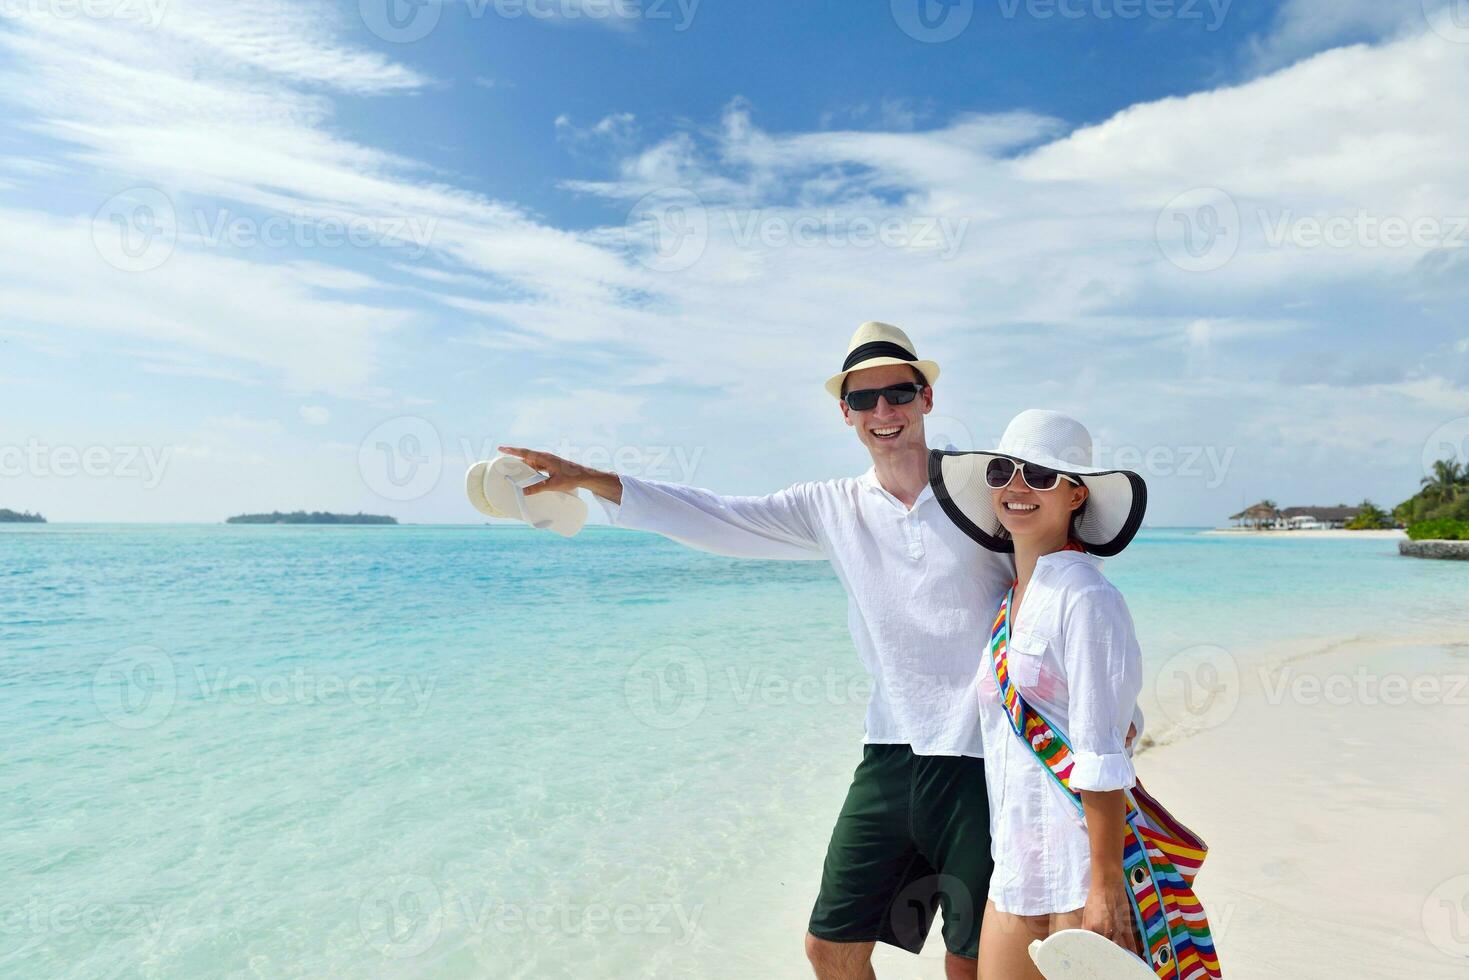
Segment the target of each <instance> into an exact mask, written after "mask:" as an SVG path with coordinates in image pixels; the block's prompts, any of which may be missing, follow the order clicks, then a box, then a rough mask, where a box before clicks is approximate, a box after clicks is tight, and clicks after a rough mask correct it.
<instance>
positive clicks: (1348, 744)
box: [874, 629, 1469, 980]
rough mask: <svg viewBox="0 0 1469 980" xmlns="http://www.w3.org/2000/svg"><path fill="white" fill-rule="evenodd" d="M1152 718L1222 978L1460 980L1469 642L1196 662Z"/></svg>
mask: <svg viewBox="0 0 1469 980" xmlns="http://www.w3.org/2000/svg"><path fill="white" fill-rule="evenodd" d="M1211 650H1212V651H1213V652H1212V653H1211V652H1210V651H1211ZM1207 687H1213V688H1215V689H1216V693H1215V695H1214V696H1213V697H1212V698H1210V697H1207V696H1205V695H1204V694H1203V690H1204V689H1205V688H1207ZM1185 698H1187V699H1189V702H1188V703H1189V704H1191V708H1190V707H1186V706H1185V700H1184V699H1185ZM1145 702H1146V703H1145V707H1146V708H1147V709H1148V712H1149V719H1150V721H1149V731H1150V732H1151V733H1152V737H1150V738H1149V739H1148V744H1147V745H1146V746H1145V747H1144V748H1143V749H1142V751H1141V752H1140V755H1139V760H1138V769H1139V772H1140V773H1141V774H1142V777H1143V779H1144V781H1145V783H1146V784H1147V786H1148V788H1149V790H1150V791H1151V792H1152V793H1153V794H1154V795H1155V796H1157V797H1159V798H1160V799H1162V800H1163V801H1165V802H1166V803H1167V804H1168V805H1169V806H1170V807H1172V808H1173V809H1174V811H1175V813H1176V815H1177V816H1179V818H1180V819H1182V820H1183V821H1184V822H1186V823H1188V824H1190V825H1191V826H1193V827H1194V829H1195V830H1197V831H1199V833H1201V834H1202V835H1203V836H1204V838H1205V839H1206V840H1207V841H1208V843H1209V845H1210V849H1211V850H1210V856H1209V859H1208V862H1207V863H1206V865H1205V867H1204V870H1203V873H1202V874H1201V875H1200V877H1199V880H1198V892H1199V895H1200V897H1201V898H1202V899H1203V901H1204V903H1205V906H1206V907H1207V909H1208V911H1209V915H1210V919H1211V921H1212V923H1213V926H1214V931H1215V938H1216V941H1217V944H1218V948H1219V953H1220V961H1221V964H1222V966H1223V968H1224V974H1225V976H1226V977H1229V978H1230V980H1276V978H1279V977H1283V976H1302V977H1350V978H1354V980H1355V978H1364V980H1365V978H1388V977H1392V978H1397V977H1413V978H1437V977H1442V978H1445V980H1448V978H1451V977H1452V978H1461V977H1464V976H1465V975H1466V969H1469V845H1466V844H1465V843H1464V838H1463V827H1464V823H1465V820H1466V814H1469V781H1466V780H1465V779H1464V773H1465V771H1466V770H1465V764H1466V762H1469V753H1466V746H1469V635H1463V634H1461V633H1460V634H1456V633H1455V631H1453V630H1448V629H1446V630H1444V631H1443V632H1442V633H1439V634H1434V633H1426V634H1419V635H1417V636H1415V637H1414V638H1412V639H1404V640H1391V639H1384V638H1375V639H1371V640H1352V641H1347V642H1344V643H1335V644H1322V645H1320V646H1318V647H1315V648H1308V647H1300V646H1296V647H1295V648H1293V649H1288V650H1287V649H1278V650H1275V651H1272V652H1270V653H1269V654H1266V655H1263V656H1261V657H1259V658H1258V659H1257V660H1253V661H1246V660H1245V659H1244V658H1241V657H1236V656H1235V655H1233V654H1227V653H1225V652H1224V651H1222V650H1219V649H1218V648H1200V652H1196V653H1194V654H1191V655H1189V656H1188V657H1186V658H1175V661H1173V662H1170V663H1169V664H1167V665H1165V666H1164V667H1163V668H1162V670H1161V671H1160V672H1159V675H1158V683H1157V685H1156V686H1155V688H1154V689H1153V690H1152V691H1150V692H1148V694H1147V695H1145ZM941 953H942V944H941V942H939V941H937V940H936V939H934V938H933V937H930V941H929V943H928V947H927V948H926V949H925V951H924V954H923V956H922V957H921V958H920V959H918V960H915V959H914V958H912V957H908V956H904V955H903V954H900V953H896V952H893V951H891V950H886V949H882V948H880V949H879V951H878V953H877V955H876V956H875V957H874V963H875V964H876V968H877V973H878V976H879V977H881V978H884V980H887V978H914V980H917V978H920V977H922V978H937V977H942V976H943V965H942V960H941Z"/></svg>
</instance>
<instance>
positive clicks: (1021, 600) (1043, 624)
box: [931, 411, 1217, 980]
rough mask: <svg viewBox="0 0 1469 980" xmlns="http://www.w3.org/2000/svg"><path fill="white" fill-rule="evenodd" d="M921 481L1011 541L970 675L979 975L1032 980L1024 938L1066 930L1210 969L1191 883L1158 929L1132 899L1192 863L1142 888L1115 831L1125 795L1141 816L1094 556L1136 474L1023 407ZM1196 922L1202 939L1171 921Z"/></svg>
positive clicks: (1115, 542) (1185, 877) (1123, 617)
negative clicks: (980, 917) (986, 824)
mask: <svg viewBox="0 0 1469 980" xmlns="http://www.w3.org/2000/svg"><path fill="white" fill-rule="evenodd" d="M931 480H932V482H933V486H934V493H935V495H936V496H937V497H938V499H939V501H940V503H941V504H942V505H943V507H944V510H945V512H946V513H947V514H948V515H949V516H950V518H951V519H953V520H954V522H955V523H956V524H958V525H959V526H960V527H961V528H963V529H964V530H965V531H966V532H967V533H969V534H970V535H971V536H972V537H974V538H975V539H976V540H978V541H979V542H980V543H981V544H983V545H985V546H986V547H988V548H990V549H992V550H995V551H1013V552H1014V555H1015V573H1016V577H1015V584H1014V587H1013V589H1012V590H1011V592H1010V594H1009V595H1008V596H1007V597H1006V598H1005V600H1004V601H1003V602H1002V603H1001V606H1000V609H999V611H998V615H997V617H996V621H995V628H994V632H993V635H992V637H991V642H990V645H989V649H988V651H987V652H986V654H985V656H984V657H983V658H982V660H983V664H982V669H981V670H980V672H979V676H978V681H977V688H978V696H979V699H980V723H981V726H982V729H983V739H984V753H985V779H986V783H987V788H988V791H989V798H990V826H991V840H992V848H993V858H994V875H993V877H992V878H991V881H990V888H989V898H988V902H987V903H986V906H985V915H984V923H983V928H982V930H981V933H980V951H979V973H980V976H983V977H1004V978H1007V980H1009V978H1020V977H1034V978H1037V980H1039V978H1040V977H1041V974H1040V973H1039V972H1038V971H1037V970H1036V968H1035V966H1034V965H1033V964H1032V962H1031V960H1030V956H1029V954H1028V947H1029V945H1030V943H1031V942H1032V941H1033V940H1035V939H1044V938H1045V937H1046V936H1048V935H1050V934H1052V933H1054V932H1057V931H1059V930H1062V929H1078V928H1079V929H1087V930H1090V931H1092V932H1097V933H1100V934H1101V935H1103V936H1105V937H1107V938H1109V939H1111V940H1112V941H1113V942H1115V943H1116V944H1118V945H1119V946H1122V947H1123V948H1124V949H1128V950H1131V951H1132V952H1134V953H1139V954H1140V955H1145V959H1147V960H1148V961H1150V962H1149V965H1150V966H1151V967H1153V971H1152V972H1154V973H1156V975H1158V976H1168V977H1175V976H1176V977H1193V976H1198V977H1207V976H1214V975H1217V973H1216V972H1215V971H1217V961H1214V959H1213V948H1212V945H1211V944H1208V943H1207V923H1204V922H1203V915H1202V910H1201V909H1199V908H1198V907H1197V903H1196V901H1195V900H1194V899H1193V896H1192V891H1191V890H1189V891H1188V893H1187V897H1186V899H1185V901H1186V902H1187V903H1191V904H1190V907H1189V908H1188V909H1187V910H1185V911H1184V912H1183V913H1177V914H1176V913H1175V911H1164V912H1163V913H1162V914H1160V915H1158V916H1156V918H1157V919H1159V920H1160V921H1162V922H1163V925H1162V926H1161V927H1160V928H1157V929H1155V928H1152V926H1153V923H1152V922H1151V920H1149V919H1148V918H1147V913H1148V910H1149V908H1150V902H1149V901H1148V898H1147V896H1148V895H1149V894H1156V895H1157V896H1158V897H1160V898H1161V897H1162V896H1164V894H1165V893H1168V895H1169V901H1170V902H1173V901H1174V899H1173V894H1172V893H1173V892H1174V891H1176V889H1174V888H1173V885H1174V884H1180V885H1184V884H1187V882H1189V881H1191V880H1192V874H1191V873H1190V872H1191V870H1196V867H1197V864H1196V863H1194V865H1193V867H1192V868H1191V869H1189V870H1185V871H1184V872H1183V874H1182V875H1181V876H1180V875H1178V874H1176V873H1175V874H1174V876H1173V877H1172V878H1166V877H1165V878H1164V879H1162V882H1161V883H1160V884H1159V885H1158V886H1157V889H1158V890H1157V891H1156V892H1149V891H1148V888H1150V887H1153V883H1152V881H1150V880H1149V874H1154V875H1155V869H1151V868H1150V869H1149V872H1148V873H1147V874H1143V875H1141V876H1138V863H1137V862H1138V861H1139V860H1140V861H1142V863H1143V866H1144V867H1147V866H1148V865H1149V863H1150V859H1149V858H1148V856H1147V852H1148V847H1147V846H1146V844H1144V845H1143V846H1141V847H1136V848H1135V847H1133V846H1132V842H1133V841H1134V840H1136V841H1138V843H1140V844H1141V843H1143V842H1142V839H1141V838H1139V837H1137V836H1136V835H1135V833H1134V831H1133V821H1134V819H1135V818H1136V815H1137V814H1138V813H1139V810H1138V808H1137V807H1138V805H1145V806H1146V808H1147V814H1148V816H1153V815H1154V810H1153V809H1152V807H1153V806H1154V804H1153V803H1152V801H1151V800H1150V799H1147V798H1146V796H1145V794H1142V793H1141V788H1140V787H1139V788H1138V789H1137V793H1138V794H1139V795H1138V797H1136V798H1134V797H1133V796H1131V795H1130V794H1129V792H1128V791H1129V790H1132V789H1133V788H1134V786H1135V784H1136V777H1135V775H1134V772H1133V766H1132V759H1131V756H1130V753H1129V752H1128V749H1127V745H1126V741H1125V739H1126V732H1127V730H1128V727H1129V724H1130V722H1131V720H1132V718H1133V713H1134V710H1135V708H1136V705H1137V697H1138V694H1139V692H1140V690H1141V688H1142V663H1141V653H1140V651H1139V649H1138V644H1137V638H1136V636H1135V634H1134V631H1133V624H1132V618H1131V616H1130V615H1129V613H1128V610H1127V604H1126V603H1125V602H1124V601H1123V599H1122V595H1121V594H1120V593H1119V592H1118V591H1117V589H1116V588H1114V587H1113V586H1112V584H1111V583H1109V582H1108V581H1107V579H1106V578H1104V577H1103V575H1102V572H1101V568H1100V561H1099V560H1098V559H1099V558H1100V557H1105V556H1111V555H1115V554H1117V553H1118V552H1120V551H1122V549H1123V548H1125V547H1126V546H1127V544H1128V543H1129V542H1130V541H1131V540H1132V538H1133V536H1134V535H1135V534H1136V533H1137V530H1138V528H1139V527H1140V526H1141V524H1142V518H1143V511H1144V509H1145V507H1146V502H1147V491H1146V487H1145V485H1144V483H1143V481H1142V478H1141V477H1139V476H1138V475H1137V474H1135V473H1129V472H1125V471H1115V470H1114V471H1106V470H1102V469H1099V468H1098V467H1096V466H1093V465H1092V443H1091V436H1090V435H1089V434H1088V433H1087V430H1086V429H1085V428H1084V427H1083V426H1082V425H1081V424H1080V423H1079V422H1076V421H1075V420H1074V419H1071V418H1068V417H1066V416H1064V415H1060V414H1058V413H1055V412H1042V411H1028V412H1023V413H1021V414H1020V415H1018V416H1016V418H1015V419H1014V421H1012V422H1011V423H1010V425H1009V427H1008V428H1007V429H1006V430H1005V435H1004V438H1003V439H1001V441H1000V448H999V449H998V450H997V451H995V452H992V453H934V454H933V457H932V460H931ZM1135 800H1136V801H1141V800H1146V804H1141V803H1136V802H1135ZM1142 822H1143V824H1144V825H1145V826H1147V825H1148V821H1147V820H1146V819H1143V821H1142ZM1161 822H1164V823H1166V829H1168V830H1176V831H1178V832H1180V833H1179V836H1181V837H1183V838H1184V840H1186V841H1187V843H1188V844H1189V845H1190V846H1192V845H1195V844H1196V845H1197V849H1196V853H1197V856H1198V859H1199V860H1200V861H1201V860H1202V854H1203V850H1202V842H1200V841H1198V840H1197V838H1193V837H1192V835H1190V834H1188V832H1187V831H1186V830H1184V829H1183V828H1181V827H1179V826H1177V825H1176V824H1175V823H1174V822H1172V821H1171V818H1166V815H1164V819H1163V821H1161ZM1125 849H1126V850H1127V851H1128V855H1127V856H1125V855H1124V850H1125ZM1137 852H1141V854H1142V857H1141V858H1138V857H1137V856H1136V855H1137ZM1188 861H1189V859H1188V858H1180V864H1187V863H1188ZM1129 862H1131V863H1129ZM1172 871H1173V866H1172V865H1171V864H1170V865H1168V869H1167V870H1166V871H1165V874H1166V873H1168V872H1172ZM1145 881H1146V882H1147V885H1146V886H1145V885H1144V882H1145ZM1165 886H1166V887H1165ZM1180 894H1181V892H1180ZM1135 903H1140V904H1135ZM1151 904H1153V905H1158V904H1162V903H1156V902H1155V903H1151ZM1139 909H1141V910H1142V911H1139ZM1175 919H1176V920H1177V921H1172V922H1171V924H1172V925H1173V926H1174V927H1175V928H1172V929H1170V928H1169V926H1170V921H1171V920H1175ZM1185 919H1186V920H1187V922H1186V923H1185V922H1183V920H1185ZM1200 923H1202V925H1203V929H1204V933H1203V936H1204V940H1205V945H1206V946H1207V948H1202V949H1201V948H1200V947H1198V946H1196V945H1195V944H1194V940H1195V939H1196V938H1197V937H1191V936H1190V933H1189V929H1190V927H1193V926H1195V925H1196V924H1200ZM1180 924H1182V925H1183V926H1184V928H1182V929H1181V930H1179V929H1178V928H1176V927H1177V926H1178V925H1180ZM1140 925H1141V926H1142V927H1143V929H1144V932H1143V935H1144V936H1145V937H1146V938H1147V946H1148V949H1147V950H1146V951H1143V950H1140V948H1139V947H1140V943H1139V931H1138V930H1139V926H1140ZM1160 937H1161V938H1160ZM1185 959H1187V962H1185ZM1175 963H1176V965H1175ZM1138 966H1139V969H1140V970H1141V971H1142V973H1141V974H1140V975H1142V976H1146V975H1147V974H1148V971H1147V970H1145V969H1144V968H1143V965H1142V964H1141V963H1139V964H1138Z"/></svg>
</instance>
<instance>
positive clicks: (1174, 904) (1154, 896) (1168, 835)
mask: <svg viewBox="0 0 1469 980" xmlns="http://www.w3.org/2000/svg"><path fill="white" fill-rule="evenodd" d="M1014 594H1015V593H1014V590H1013V589H1012V590H1011V591H1010V593H1009V594H1008V595H1006V596H1005V599H1004V601H1003V602H1001V603H1000V613H999V616H998V617H997V618H996V619H995V626H994V629H993V630H992V631H991V633H990V659H991V661H992V664H993V667H994V672H995V683H996V685H997V686H998V688H999V691H1000V698H1001V700H1002V701H1003V702H1004V705H1005V713H1006V714H1007V715H1008V716H1009V719H1010V727H1011V728H1013V729H1014V730H1015V734H1016V735H1018V736H1019V737H1020V740H1021V741H1023V742H1025V744H1026V745H1028V746H1029V747H1030V750H1031V751H1032V752H1034V753H1035V756H1036V758H1037V759H1039V760H1040V761H1041V763H1042V764H1043V765H1044V766H1045V768H1046V771H1048V772H1049V773H1050V774H1051V775H1052V776H1053V777H1054V778H1055V780H1056V781H1057V782H1058V783H1060V784H1061V787H1062V788H1063V789H1064V790H1066V792H1067V795H1068V796H1070V797H1071V799H1072V802H1074V803H1075V804H1076V806H1077V809H1078V810H1081V808H1082V803H1081V794H1080V792H1079V791H1077V790H1074V789H1072V788H1071V769H1072V765H1073V763H1074V761H1075V760H1074V758H1073V754H1072V751H1071V745H1070V743H1069V742H1067V740H1066V734H1065V733H1064V732H1062V731H1061V730H1060V729H1058V728H1056V727H1055V726H1054V725H1052V724H1051V723H1050V722H1049V721H1047V720H1046V718H1045V716H1043V715H1042V714H1041V713H1040V712H1039V711H1036V710H1035V709H1034V708H1032V707H1031V706H1030V705H1029V704H1028V703H1027V702H1026V700H1025V698H1023V697H1022V696H1021V695H1020V691H1019V689H1018V688H1017V687H1016V686H1015V685H1014V684H1013V683H1011V681H1010V671H1009V656H1008V649H1009V641H1010V602H1011V600H1012V598H1013V597H1014ZM1126 826H1127V830H1126V834H1127V839H1126V841H1125V842H1124V845H1123V851H1122V865H1123V873H1124V875H1125V877H1126V880H1127V885H1128V897H1129V898H1130V899H1131V902H1132V912H1133V922H1134V926H1135V927H1136V929H1137V934H1138V937H1139V944H1138V948H1139V949H1144V950H1147V959H1148V965H1149V966H1150V967H1152V969H1153V973H1154V974H1156V975H1157V976H1158V978H1159V980H1216V978H1218V977H1219V976H1220V973H1219V957H1218V955H1217V954H1216V953H1215V951H1214V940H1213V937H1212V936H1211V935H1210V933H1209V920H1208V919H1206V918H1205V917H1204V907H1203V906H1202V905H1201V904H1199V900H1198V897H1197V896H1195V895H1194V890H1193V881H1194V876H1195V875H1196V874H1198V873H1199V868H1200V867H1201V866H1202V865H1203V863H1204V855H1205V854H1207V853H1208V848H1207V847H1206V846H1205V845H1204V842H1203V841H1202V840H1200V839H1199V836H1198V835H1197V834H1195V833H1194V832H1193V831H1191V830H1189V829H1188V828H1187V827H1185V826H1184V825H1183V824H1181V823H1179V822H1178V821H1177V820H1175V819H1174V818H1173V816H1172V815H1171V814H1169V812H1168V811H1167V810H1165V809H1163V807H1162V806H1161V805H1160V804H1159V803H1158V801H1157V800H1155V799H1153V798H1152V797H1151V796H1149V795H1148V794H1147V792H1146V791H1144V790H1143V787H1142V784H1141V783H1139V784H1137V785H1136V786H1134V787H1133V789H1131V790H1130V791H1128V793H1127V824H1126Z"/></svg>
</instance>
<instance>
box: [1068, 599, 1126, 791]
mask: <svg viewBox="0 0 1469 980" xmlns="http://www.w3.org/2000/svg"><path fill="white" fill-rule="evenodd" d="M1065 629H1066V637H1067V642H1066V649H1065V661H1066V674H1067V679H1068V684H1069V686H1070V701H1071V706H1070V707H1071V711H1070V724H1071V730H1070V732H1068V735H1069V736H1070V738H1071V748H1072V752H1073V754H1074V755H1075V765H1074V768H1073V769H1072V771H1071V785H1072V787H1073V788H1075V789H1078V790H1088V791H1091V792H1095V793H1106V792H1110V791H1112V790H1119V789H1131V788H1132V786H1133V785H1134V784H1135V783H1136V782H1137V776H1136V773H1135V772H1134V770H1133V767H1132V759H1131V758H1130V757H1129V754H1128V751H1127V729H1128V728H1129V727H1130V726H1131V725H1133V724H1134V723H1137V722H1140V720H1141V719H1140V715H1139V712H1138V711H1137V699H1138V695H1139V694H1140V693H1141V692H1142V651H1141V650H1140V649H1139V648H1138V644H1137V636H1136V633H1135V631H1134V629H1133V624H1132V616H1131V614H1130V613H1129V612H1128V611H1127V603H1126V602H1125V601H1124V600H1123V598H1122V595H1121V593H1119V592H1117V591H1116V590H1115V589H1113V588H1111V587H1110V586H1101V587H1097V588H1092V589H1087V590H1085V591H1083V592H1081V593H1080V594H1078V595H1076V596H1074V597H1073V600H1072V602H1071V604H1070V606H1069V608H1068V609H1067V610H1066V626H1065ZM1139 729H1141V725H1139Z"/></svg>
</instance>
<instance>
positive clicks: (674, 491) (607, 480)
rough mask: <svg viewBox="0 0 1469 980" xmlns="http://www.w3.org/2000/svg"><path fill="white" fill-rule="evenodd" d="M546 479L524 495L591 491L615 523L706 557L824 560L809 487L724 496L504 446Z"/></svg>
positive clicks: (503, 450) (504, 449) (822, 546)
mask: <svg viewBox="0 0 1469 980" xmlns="http://www.w3.org/2000/svg"><path fill="white" fill-rule="evenodd" d="M500 451H501V452H505V453H509V454H510V455H512V456H518V457H520V458H521V459H523V460H525V461H526V462H527V463H529V464H530V465H531V466H533V467H535V468H536V469H538V470H540V471H541V472H542V473H545V474H546V475H547V479H546V480H544V481H543V482H541V483H538V484H536V485H535V486H533V487H531V488H529V489H528V490H526V493H528V494H534V493H542V492H545V491H548V490H561V491H565V492H567V493H574V492H576V490H578V489H580V488H583V487H584V488H586V489H588V490H590V491H591V492H592V493H594V494H595V495H597V496H598V497H600V498H602V500H604V501H606V502H607V503H608V505H609V506H608V508H607V509H608V513H609V514H610V515H611V517H612V521H613V523H614V524H617V525H618V526H620V527H628V528H635V529H637V530H640V531H653V532H654V533H656V534H661V535H663V536H664V537H668V538H672V539H674V540H675V541H679V542H681V543H683V544H687V545H690V546H691V547H694V548H698V549H700V550H701V551H712V552H714V553H715V554H720V555H729V556H732V557H735V558H778V559H787V560H802V559H816V558H824V557H826V548H825V546H824V544H823V542H822V539H821V535H820V532H819V526H818V525H819V522H818V519H817V516H816V514H815V513H814V511H815V508H814V506H813V503H812V499H811V492H810V489H809V488H810V486H811V485H809V484H807V485H804V486H796V487H791V488H788V489H786V490H782V491H780V492H778V493H772V494H767V495H765V496H762V497H722V496H720V495H718V494H715V493H710V492H709V491H708V490H699V489H696V488H694V487H685V486H680V485H678V484H673V483H663V482H661V481H658V480H640V479H637V478H634V477H626V476H619V475H617V474H616V473H606V472H603V471H601V470H594V469H591V468H589V467H586V466H582V465H580V464H579V463H574V462H572V461H571V460H567V459H562V458H561V457H559V456H555V455H552V454H551V453H542V452H536V451H534V450H530V449H519V448H516V447H514V446H501V447H500Z"/></svg>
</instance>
